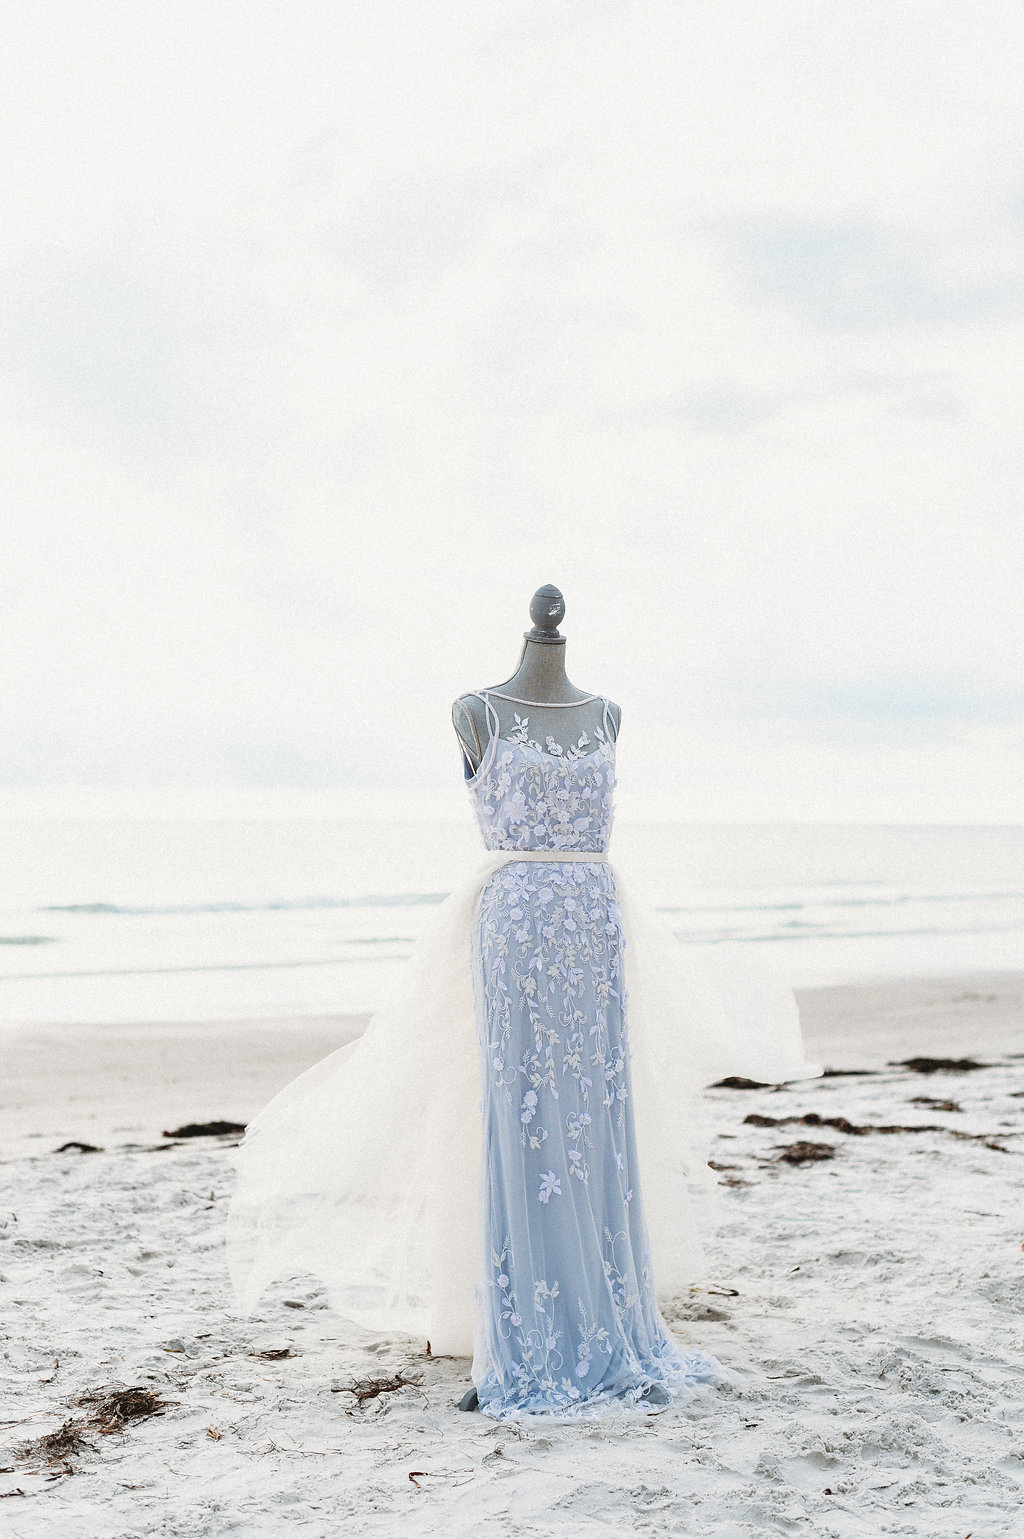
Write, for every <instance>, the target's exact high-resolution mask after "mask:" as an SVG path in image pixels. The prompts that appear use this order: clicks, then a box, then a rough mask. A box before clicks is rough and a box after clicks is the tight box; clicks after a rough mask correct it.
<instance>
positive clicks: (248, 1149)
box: [228, 851, 821, 1356]
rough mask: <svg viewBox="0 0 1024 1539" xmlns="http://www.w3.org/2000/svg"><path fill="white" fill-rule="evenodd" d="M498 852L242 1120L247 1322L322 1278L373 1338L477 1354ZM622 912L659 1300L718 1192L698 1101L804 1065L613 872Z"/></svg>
mask: <svg viewBox="0 0 1024 1539" xmlns="http://www.w3.org/2000/svg"><path fill="white" fill-rule="evenodd" d="M514 858H515V857H514V853H511V852H507V851H497V852H491V853H489V854H488V855H487V856H486V857H485V858H484V859H483V861H482V863H481V865H480V867H479V869H478V870H477V871H476V872H475V874H474V875H473V876H472V877H471V878H470V879H468V880H467V881H466V882H465V883H464V884H463V885H461V886H460V887H459V888H458V889H457V890H456V891H455V892H453V893H452V894H451V895H450V896H449V897H448V898H447V899H446V900H445V902H444V903H442V904H441V905H440V907H439V908H438V910H437V911H436V913H435V914H434V915H432V916H431V918H430V920H429V921H428V923H427V924H426V926H425V927H424V929H423V931H422V933H421V935H420V938H419V939H418V941H417V943H416V946H415V948H414V953H413V956H412V958H411V959H410V961H409V963H408V964H407V966H406V968H405V969H404V971H403V974H402V976H401V979H400V980H399V982H398V983H397V985H396V987H395V989H394V990H393V992H392V995H391V997H390V999H389V1000H388V1002H387V1003H386V1004H385V1005H384V1006H383V1007H382V1008H381V1009H380V1010H378V1011H377V1013H376V1014H375V1015H374V1016H373V1017H372V1019H371V1021H370V1023H369V1025H368V1026H367V1028H366V1031H365V1033H364V1035H363V1036H362V1037H361V1038H360V1039H359V1040H358V1041H357V1042H355V1043H351V1044H349V1045H348V1046H346V1047H343V1048H340V1049H339V1050H338V1051H337V1052H336V1053H333V1054H331V1055H330V1056H329V1057H327V1058H325V1059H323V1060H322V1062H320V1063H318V1064H315V1065H314V1066H313V1068H311V1069H309V1070H308V1071H307V1072H306V1073H305V1074H303V1075H300V1076H299V1078H298V1079H296V1080H294V1081H293V1082H292V1083H291V1084H289V1085H288V1086H286V1087H285V1089H284V1090H282V1091H281V1093H280V1094H279V1095H278V1096H276V1097H275V1099H274V1100H273V1101H271V1102H270V1103H269V1105H267V1106H266V1107H265V1108H264V1109H263V1110H262V1111H261V1112H260V1113H259V1115H258V1116H257V1117H256V1118H255V1119H254V1120H253V1121H252V1122H251V1123H250V1125H249V1128H248V1130H247V1132H246V1136H245V1139H244V1141H243V1142H242V1144H241V1145H240V1146H239V1148H238V1150H237V1151H236V1155H235V1164H236V1168H237V1175H238V1180H237V1187H236V1192H235V1195H234V1198H233V1201H232V1206H231V1212H230V1218H229V1224H228V1264H229V1269H230V1273H231V1278H232V1283H233V1286H234V1290H235V1296H236V1302H237V1306H238V1309H239V1310H240V1312H242V1313H245V1314H249V1313H251V1312H252V1311H253V1310H254V1308H255V1306H256V1304H257V1303H258V1301H259V1298H260V1296H261V1295H262V1293H263V1291H264V1290H265V1288H266V1287H267V1285H268V1284H269V1283H270V1282H271V1281H273V1280H274V1279H275V1278H279V1277H286V1276H292V1275H295V1274H298V1273H312V1274H313V1275H314V1276H316V1277H318V1278H320V1279H322V1281H323V1283H324V1284H325V1285H326V1288H327V1292H328V1297H329V1300H330V1304H331V1307H332V1308H333V1309H334V1310H336V1311H337V1312H338V1313H339V1314H341V1315H344V1316H346V1317H348V1318H349V1319H352V1320H354V1321H357V1322H359V1323H361V1324H363V1325H366V1326H369V1327H370V1328H372V1329H377V1330H386V1331H398V1332H404V1333H408V1334H409V1335H412V1336H415V1337H419V1338H421V1339H427V1340H429V1341H430V1342H431V1344H432V1349H433V1351H435V1352H437V1353H447V1354H451V1355H454V1356H470V1355H471V1354H472V1353H473V1351H474V1346H475V1343H476V1302H475V1298H474V1288H475V1285H476V1284H477V1282H478V1280H479V1278H478V1272H479V1268H480V1245H479V1235H480V1223H481V1214H480V1150H481V1137H482V1133H481V1117H480V1095H481V1078H480V1073H481V1071H480V1053H479V1047H478V1036H477V1026H476V1004H475V999H474V984H473V964H472V937H473V936H474V934H475V933H477V929H478V905H479V901H480V895H481V893H482V891H483V888H484V886H485V884H486V882H487V879H488V877H489V876H490V874H491V873H492V872H493V871H495V870H496V869H497V868H498V867H499V866H500V865H502V864H504V863H505V862H506V861H508V860H510V859H514ZM614 876H615V884H616V888H617V892H618V898H619V904H620V909H621V914H622V934H623V952H622V956H623V971H624V974H625V979H624V981H625V986H626V991H627V995H628V1009H629V1020H630V1042H631V1059H632V1080H633V1099H634V1113H635V1119H636V1134H637V1148H638V1153H639V1159H640V1168H641V1176H642V1186H643V1194H644V1202H645V1206H646V1214H647V1224H648V1230H649V1237H650V1244H651V1257H652V1262H653V1268H654V1278H655V1282H656V1286H657V1291H658V1294H659V1295H660V1296H662V1297H665V1296H670V1295H672V1294H673V1293H675V1292H678V1291H679V1290H680V1289H682V1288H684V1287H686V1286H688V1285H690V1284H692V1283H694V1282H699V1281H700V1280H701V1278H702V1277H703V1275H704V1270H703V1269H704V1253H703V1246H702V1235H703V1234H704V1233H706V1232H707V1229H708V1227H709V1224H710V1222H711V1197H712V1195H713V1191H714V1186H713V1181H712V1179H711V1178H710V1176H709V1173H708V1168H707V1150H708V1138H707V1133H706V1129H705V1126H704V1116H703V1113H702V1106H701V1095H700V1092H701V1090H702V1088H703V1087H704V1086H706V1085H708V1084H710V1083H712V1082H713V1081H715V1080H717V1079H721V1078H723V1077H724V1076H726V1075H730V1074H735V1075H743V1076H746V1077H748V1078H750V1079H756V1080H762V1081H765V1082H769V1083H773V1082H778V1081H783V1080H791V1079H803V1078H809V1077H812V1076H814V1075H817V1074H820V1072H821V1070H820V1068H819V1067H818V1066H816V1065H814V1064H810V1063H808V1062H807V1061H806V1059H805V1057H804V1051H803V1043H802V1039H801V1032H800V1023H799V1017H798V1014H797V1009H796V1004H795V1001H794V999H793V996H792V994H791V993H790V992H789V991H788V990H786V989H784V988H781V987H779V986H778V985H776V984H774V983H773V982H772V981H771V980H770V979H769V978H767V977H762V976H759V975H758V976H756V977H755V976H753V974H751V975H748V976H747V977H743V976H742V975H740V974H739V973H738V972H737V971H736V969H734V968H733V969H730V972H729V974H728V976H727V977H726V975H723V976H722V977H718V976H717V975H712V974H711V973H710V972H709V971H707V970H705V969H703V968H701V967H698V966H696V965H694V964H693V963H692V962H691V961H690V960H689V959H688V958H687V955H686V952H685V950H684V948H683V947H682V946H680V944H679V943H678V942H677V941H676V939H675V937H674V936H673V935H672V933H671V931H670V930H669V929H668V928H667V927H666V926H665V925H664V924H663V922H662V921H661V920H660V919H659V918H658V916H657V915H656V914H655V913H654V912H653V910H652V909H650V907H649V906H648V905H647V904H645V903H643V902H642V901H640V900H639V899H637V898H635V897H634V895H633V893H632V884H631V882H630V881H628V880H627V879H624V877H623V875H622V872H621V870H620V868H619V867H618V866H617V865H616V866H615V867H614Z"/></svg>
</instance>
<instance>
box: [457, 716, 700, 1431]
mask: <svg viewBox="0 0 1024 1539" xmlns="http://www.w3.org/2000/svg"><path fill="white" fill-rule="evenodd" d="M492 697H496V698H498V699H501V700H505V701H510V702H511V703H512V704H513V705H514V706H516V707H517V709H516V710H513V711H507V708H506V710H505V711H504V712H503V714H506V715H507V716H508V718H509V720H514V722H515V726H514V727H512V728H511V729H510V730H509V729H506V731H507V735H505V736H501V728H500V719H499V715H498V712H497V710H496V708H495V706H494V704H493V702H492ZM480 698H482V699H483V700H484V702H485V711H486V716H487V721H488V730H489V736H488V742H487V745H486V747H485V749H484V753H483V757H482V759H481V761H480V765H479V768H478V770H477V772H476V773H475V774H474V775H472V776H471V777H470V778H469V787H470V791H471V793H472V796H473V800H474V804H475V809H476V814H477V818H478V821H479V824H480V829H481V832H482V834H483V837H484V843H485V844H486V845H487V847H488V849H494V850H544V851H547V850H550V851H551V860H550V861H531V862H525V861H522V862H515V861H512V862H509V863H508V864H506V865H503V866H502V867H501V868H500V869H499V870H498V871H496V872H495V873H494V874H493V875H492V876H491V877H490V879H489V880H488V882H487V885H486V887H485V888H484V891H483V894H482V898H481V906H480V924H479V934H478V936H476V937H475V945H474V970H475V975H476V977H475V982H476V996H477V1024H478V1031H479V1045H480V1053H481V1062H482V1069H483V1100H482V1111H483V1137H484V1173H483V1206H484V1218H483V1230H484V1245H485V1254H484V1258H483V1260H484V1282H483V1283H482V1284H481V1291H482V1293H483V1297H482V1298H480V1299H479V1300H478V1308H479V1312H480V1337H481V1345H480V1347H479V1348H478V1352H477V1360H476V1363H475V1365H474V1377H475V1380H476V1387H477V1392H478V1395H479V1401H480V1409H481V1410H482V1411H483V1412H484V1413H485V1414H486V1415H489V1416H492V1417H499V1418H501V1417H505V1418H513V1419H514V1418H518V1417H520V1416H523V1415H529V1414H533V1413H537V1412H548V1413H551V1412H554V1413H557V1414H559V1415H561V1416H565V1415H568V1416H579V1415H587V1414H589V1413H590V1412H592V1411H596V1410H597V1408H598V1407H606V1406H609V1405H611V1404H613V1403H615V1402H619V1403H622V1402H629V1401H636V1400H640V1398H641V1397H642V1396H644V1395H645V1393H646V1392H647V1391H648V1390H649V1389H650V1387H651V1385H652V1384H662V1385H665V1386H666V1387H668V1388H679V1387H682V1386H684V1385H694V1384H697V1383H702V1382H709V1381H710V1382H713V1381H714V1380H716V1379H717V1378H718V1377H719V1376H720V1375H721V1373H722V1370H721V1367H720V1365H719V1364H718V1363H717V1362H716V1361H715V1359H714V1358H710V1357H707V1356H705V1355H704V1354H702V1353H699V1352H690V1353H683V1352H681V1351H680V1349H679V1347H678V1346H677V1345H676V1344H675V1343H674V1342H673V1340H672V1338H671V1336H670V1335H669V1332H668V1330H667V1328H666V1326H665V1323H664V1321H663V1319H662V1317H661V1315H660V1313H659V1311H658V1307H657V1304H656V1302H655V1296H654V1279H653V1277H652V1275H651V1262H650V1249H649V1245H648V1238H647V1228H646V1224H645V1221H644V1208H643V1199H642V1196H641V1189H640V1173H639V1169H638V1165H637V1151H636V1140H635V1134H634V1122H633V1106H632V1101H631V1096H630V1055H629V1031H628V1016H627V1001H626V992H625V989H624V986H623V977H622V951H623V938H622V930H621V924H620V919H619V911H618V904H617V902H616V892H615V879H614V876H613V873H612V871H611V868H610V867H609V866H608V865H606V864H602V863H599V862H592V863H585V862H579V861H574V862H569V861H564V860H559V852H560V851H584V852H595V853H597V852H604V851H606V850H607V848H608V841H609V836H610V833H611V824H612V790H613V787H614V784H615V769H614V759H615V744H614V735H613V729H612V722H611V718H610V713H609V710H608V702H607V701H606V700H604V699H603V698H602V697H599V696H592V697H590V699H591V700H592V701H596V702H598V703H597V705H596V706H595V707H592V708H591V709H590V711H589V712H587V713H585V714H584V716H581V715H580V714H579V713H577V712H576V711H575V710H574V709H573V708H571V707H567V708H565V709H564V716H565V719H566V723H567V725H568V724H569V723H570V722H572V723H573V726H572V728H571V730H570V731H569V732H568V733H566V734H563V737H565V738H566V739H567V740H566V741H564V742H562V743H559V742H556V741H555V740H554V739H552V738H551V737H548V738H547V739H546V743H545V745H544V746H541V744H540V743H539V742H536V741H534V740H532V739H531V738H530V735H529V711H528V708H527V702H518V701H515V700H514V699H513V697H511V696H507V695H502V694H500V692H498V691H496V690H491V691H485V692H482V693H481V695H480ZM578 704H579V705H580V706H581V707H584V706H586V705H587V702H586V701H580V702H579V703H578ZM520 712H521V713H522V714H519V713H520ZM588 719H589V721H590V723H591V725H590V730H589V731H582V732H581V731H579V723H580V721H581V720H588ZM595 720H596V721H597V722H599V723H600V725H595V724H594V723H595ZM568 739H573V740H571V741H570V740H568Z"/></svg>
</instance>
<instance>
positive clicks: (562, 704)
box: [480, 689, 604, 711]
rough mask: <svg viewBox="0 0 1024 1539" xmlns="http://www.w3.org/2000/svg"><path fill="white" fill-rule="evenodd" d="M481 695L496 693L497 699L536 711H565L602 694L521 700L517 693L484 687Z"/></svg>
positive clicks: (586, 703) (588, 702) (599, 698)
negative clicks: (507, 692)
mask: <svg viewBox="0 0 1024 1539" xmlns="http://www.w3.org/2000/svg"><path fill="white" fill-rule="evenodd" d="M480 693H481V694H483V695H496V696H497V697H498V699H499V700H511V701H512V703H513V705H530V706H533V707H534V708H535V709H536V710H538V711H546V710H548V708H549V707H550V709H551V710H553V711H567V710H570V709H571V708H572V707H573V706H574V705H589V704H590V702H591V700H603V699H604V695H584V697H583V699H582V700H522V699H520V697H519V696H518V695H503V694H502V692H501V690H500V689H484V690H481V691H480Z"/></svg>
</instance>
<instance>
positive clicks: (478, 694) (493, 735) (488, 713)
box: [462, 689, 501, 781]
mask: <svg viewBox="0 0 1024 1539" xmlns="http://www.w3.org/2000/svg"><path fill="white" fill-rule="evenodd" d="M467 696H468V697H470V698H472V699H473V700H482V701H483V703H484V719H485V720H486V722H487V742H486V744H485V745H484V748H483V751H482V752H481V753H480V758H479V761H478V763H477V767H476V769H475V770H474V772H473V774H472V775H467V777H466V779H467V780H471V781H472V780H475V779H476V778H477V776H478V775H481V774H483V772H484V770H485V769H489V768H490V764H491V760H492V759H493V757H494V751H495V749H496V748H497V745H498V733H499V732H500V730H501V723H500V721H499V719H498V712H497V710H496V709H495V708H494V706H493V705H492V704H491V701H490V692H489V691H488V690H486V689H469V690H467V691H466V694H465V695H464V696H463V697H462V698H463V699H465V698H467ZM466 714H467V715H469V713H468V711H467V713H466ZM492 718H493V719H492ZM469 720H470V725H471V726H472V728H473V737H474V739H475V741H476V746H477V749H478V750H479V749H480V740H479V737H478V736H477V730H476V723H475V722H474V721H473V718H472V716H470V718H469Z"/></svg>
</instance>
